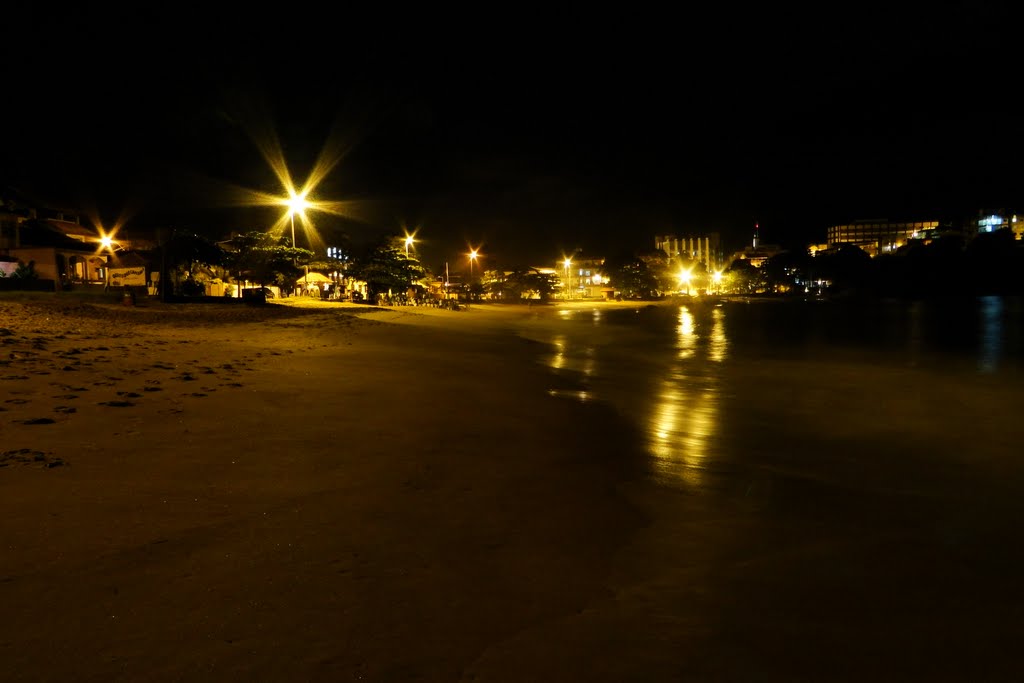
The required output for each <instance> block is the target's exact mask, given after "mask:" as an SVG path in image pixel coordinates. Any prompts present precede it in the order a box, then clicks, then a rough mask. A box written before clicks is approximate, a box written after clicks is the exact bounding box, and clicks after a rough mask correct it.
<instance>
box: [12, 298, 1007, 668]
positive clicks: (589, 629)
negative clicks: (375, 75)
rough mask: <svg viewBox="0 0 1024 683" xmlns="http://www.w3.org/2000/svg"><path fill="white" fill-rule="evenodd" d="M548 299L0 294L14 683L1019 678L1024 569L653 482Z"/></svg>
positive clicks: (881, 529)
mask: <svg viewBox="0 0 1024 683" xmlns="http://www.w3.org/2000/svg"><path fill="white" fill-rule="evenodd" d="M524 314H527V313H524V311H523V310H521V309H493V308H491V309H486V308H483V307H481V308H476V309H473V310H471V311H468V312H451V311H440V310H423V309H393V310H381V309H375V308H372V307H355V308H342V307H339V306H336V305H329V306H325V305H321V306H315V307H312V308H302V307H295V306H282V305H268V306H265V307H247V306H237V305H234V306H231V305H221V304H217V305H209V306H199V305H191V306H181V305H167V304H160V303H157V302H150V301H142V302H140V305H139V306H136V307H124V306H120V305H118V304H116V303H108V304H103V305H93V304H85V303H76V302H74V301H73V300H70V299H66V298H61V297H51V298H48V299H44V300H42V301H34V302H30V303H22V302H15V301H12V300H10V299H6V298H5V299H0V409H2V410H0V428H2V431H0V617H2V618H0V681H4V682H13V681H355V680H361V681H410V680H424V681H461V680H465V681H471V680H475V681H681V680H685V681H714V680H728V681H763V680H771V681H775V680H778V681H794V680H807V681H840V680H842V681H867V680H873V681H877V680H893V681H908V680H914V681H918V680H919V681H935V680H999V681H1003V680H1007V681H1008V680H1015V678H1016V677H1015V674H1016V673H1019V672H1020V671H1024V668H1020V667H1018V665H1017V662H1018V659H1017V656H1016V655H1015V654H1014V644H1015V643H1017V641H1018V639H1019V635H1020V634H1021V633H1024V629H1022V630H1017V631H1015V630H1014V628H1015V627H1014V625H1016V626H1018V627H1019V626H1020V624H1022V623H1024V620H1022V621H1016V616H1021V617H1022V619H1024V615H1021V614H1020V605H1021V604H1024V603H1022V602H1021V601H1020V600H1019V593H1017V592H1016V591H1018V590H1019V589H1018V588H1017V587H1016V585H1015V583H1013V582H1012V581H1011V579H1012V577H1013V576H1014V574H1015V572H1014V570H1012V569H1010V568H1006V569H1005V570H1004V569H1002V568H1000V569H999V570H998V571H997V572H996V573H997V576H998V581H995V582H993V583H992V584H991V587H990V588H987V587H985V586H982V587H981V588H978V586H977V585H976V584H977V583H978V581H979V575H978V574H977V573H974V572H972V571H969V570H968V569H966V568H967V567H969V566H970V564H969V563H968V562H967V561H964V562H963V563H962V564H954V565H952V566H951V565H950V564H949V563H948V562H946V563H945V564H943V562H944V560H945V559H946V558H945V557H944V556H942V552H941V548H942V547H944V546H943V545H941V544H945V545H950V544H954V543H957V539H956V538H955V537H951V538H952V540H951V541H949V542H948V543H947V539H946V537H945V535H943V536H942V537H941V538H940V539H939V540H938V541H936V542H934V543H931V542H927V543H922V544H921V549H920V550H917V551H911V552H910V553H909V554H907V553H906V548H907V547H908V544H913V543H914V542H915V541H914V533H916V532H915V531H914V530H911V532H906V531H905V530H903V529H900V530H898V532H896V533H888V532H887V530H886V521H885V520H884V519H880V520H872V522H871V524H872V525H874V526H872V527H871V534H870V535H860V534H849V535H845V536H844V529H842V528H840V529H837V530H834V529H829V530H822V529H819V528H817V527H816V520H815V513H814V510H813V506H811V507H809V508H808V510H806V511H799V513H798V514H797V513H794V514H793V515H792V520H790V521H787V520H782V521H778V520H776V521H773V522H771V523H767V522H764V521H763V520H760V518H759V511H758V510H757V509H754V508H749V507H748V508H744V507H743V505H744V503H743V502H742V499H741V502H740V503H737V504H735V505H732V506H723V505H712V504H711V503H710V502H709V500H708V499H706V498H701V497H697V496H689V495H685V494H681V493H680V492H678V491H676V492H671V491H665V490H662V489H659V488H658V487H655V486H652V485H651V484H649V483H647V482H646V481H645V480H644V479H643V477H642V476H640V475H639V474H638V472H639V467H638V465H639V463H640V462H641V460H642V458H641V457H640V455H639V454H636V453H634V451H633V449H634V448H635V446H634V445H633V444H634V443H638V442H639V440H638V439H635V438H634V435H632V434H631V433H630V431H629V429H628V428H626V426H625V425H624V424H623V423H622V422H621V421H620V420H619V419H618V418H617V417H616V416H615V415H613V414H612V413H611V412H610V411H609V410H608V409H606V408H603V407H602V406H600V405H596V404H589V405H583V404H579V403H574V402H572V401H568V400H565V399H560V398H556V397H555V396H553V394H557V393H558V392H551V389H552V388H562V387H556V384H555V383H556V382H560V381H561V382H564V381H565V380H559V379H557V378H556V377H555V376H553V375H551V374H550V373H548V372H547V371H546V370H545V369H544V368H543V367H541V366H540V365H538V364H537V363H536V352H537V350H538V349H537V348H536V347H535V346H533V345H532V343H531V342H527V341H525V340H523V339H520V338H517V337H514V336H510V335H507V334H502V333H501V330H503V329H504V327H505V323H507V321H508V320H509V319H510V317H511V316H517V315H520V316H521V315H524ZM396 323H397V324H396ZM668 510H670V511H671V513H670V514H668V513H667V512H666V511H668ZM922 514H924V513H922ZM1003 521H1006V520H1003ZM863 524H864V523H863V522H862V521H859V520H858V521H856V522H851V523H850V528H851V529H860V528H861V527H860V526H856V525H863ZM1006 526H1007V528H1011V529H1013V528H1017V527H1016V522H1013V521H1012V520H1010V522H1007V524H1006ZM944 528H945V527H944ZM950 528H952V529H954V530H955V526H951V527H950ZM944 533H945V532H944ZM950 533H952V532H950ZM1004 540H1006V542H1008V543H1014V544H1016V543H1017V539H1015V538H1014V539H1004ZM925 541H927V539H925ZM957 547H958V548H959V547H962V545H958V546H957ZM1014 547H1015V546H1014ZM936 548H939V550H940V553H939V555H935V556H934V557H933V556H932V554H933V552H934V551H935V549H936ZM971 548H972V550H971V552H972V553H974V546H971ZM977 550H978V552H984V550H985V546H983V545H981V544H980V543H979V544H978V548H977ZM957 552H958V553H959V550H958V551H957ZM951 556H954V557H960V555H959V554H957V555H951ZM972 556H973V555H972ZM1001 556H1006V557H1010V558H1015V557H1016V558H1019V557H1020V553H1019V552H1016V551H1013V552H1007V551H1006V549H1005V547H1004V548H1003V550H1002V555H1001ZM830 557H832V558H839V559H835V560H825V559H823V558H830ZM891 558H894V559H891ZM901 558H902V559H901ZM932 560H934V562H933V561H932ZM820 567H827V568H828V571H826V572H824V573H822V572H820V571H818V568H820ZM1000 567H1002V565H1000ZM879 576H885V577H886V579H885V581H879V580H878V577H879ZM890 577H897V578H896V579H895V580H892V581H890V580H889V579H890ZM968 582H970V583H971V584H972V589H971V590H967V591H963V589H964V588H965V585H966V583H968ZM918 584H919V585H925V586H927V590H921V591H915V590H914V586H915V585H918ZM805 586H814V588H813V590H804V587H805ZM872 586H874V587H875V589H877V588H878V587H881V588H882V589H883V590H882V591H881V592H879V591H878V590H874V592H872V590H873V589H872ZM862 588H863V589H864V590H861V589H862ZM940 591H945V595H946V596H947V598H948V599H946V600H945V601H944V602H943V610H944V611H945V612H944V613H936V612H935V611H934V610H932V609H930V608H931V607H933V606H934V603H932V602H930V600H929V599H928V596H934V595H936V594H938V592H940ZM958 591H963V592H962V594H963V595H982V596H983V597H984V600H983V601H973V602H972V601H970V600H968V599H963V600H960V599H957V598H956V597H955V596H956V595H959V594H961V593H958ZM1008 591H1013V592H1014V594H1007V595H1006V599H1005V600H1003V599H1002V597H1001V596H1003V595H1004V594H1005V593H1007V592H1008ZM993 593H995V595H993ZM949 596H953V597H952V598H949ZM893 605H895V607H892V608H891V609H890V607H889V606H893ZM896 614H898V615H899V618H898V619H896V618H893V617H894V615H896ZM993 653H995V655H996V656H995V657H994V656H993Z"/></svg>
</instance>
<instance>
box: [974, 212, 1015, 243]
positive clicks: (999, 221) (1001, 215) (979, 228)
mask: <svg viewBox="0 0 1024 683" xmlns="http://www.w3.org/2000/svg"><path fill="white" fill-rule="evenodd" d="M1005 229H1010V230H1012V231H1013V237H1014V239H1018V240H1019V239H1024V221H1022V220H1020V219H1019V217H1018V216H1017V214H1016V212H1014V211H1010V210H1008V209H996V210H988V211H986V210H982V211H979V212H978V216H977V217H976V218H974V219H973V220H972V221H971V224H970V233H971V235H972V236H974V235H980V234H982V233H986V232H996V231H997V230H1005Z"/></svg>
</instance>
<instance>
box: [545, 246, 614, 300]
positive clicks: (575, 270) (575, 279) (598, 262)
mask: <svg viewBox="0 0 1024 683" xmlns="http://www.w3.org/2000/svg"><path fill="white" fill-rule="evenodd" d="M603 267H604V258H603V257H593V256H586V255H583V254H580V253H576V254H575V255H574V256H571V257H566V258H563V259H562V260H561V261H559V262H558V263H557V264H556V265H555V271H554V272H555V273H556V274H557V275H558V278H559V279H560V280H561V282H562V295H563V296H564V297H566V298H569V299H592V298H606V297H607V291H608V290H611V287H609V286H608V278H607V277H606V276H605V275H604V273H603V272H602V268H603Z"/></svg>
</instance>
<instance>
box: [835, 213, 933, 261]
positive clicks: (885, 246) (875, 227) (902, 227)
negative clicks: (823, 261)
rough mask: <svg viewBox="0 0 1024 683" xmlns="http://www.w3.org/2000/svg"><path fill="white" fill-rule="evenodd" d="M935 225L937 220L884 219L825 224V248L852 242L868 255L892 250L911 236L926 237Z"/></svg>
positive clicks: (913, 237)
mask: <svg viewBox="0 0 1024 683" xmlns="http://www.w3.org/2000/svg"><path fill="white" fill-rule="evenodd" d="M938 229H939V222H938V221H913V222H909V221H908V222H903V223H891V222H889V221H886V220H866V221H854V222H853V223H848V224H845V225H832V226H829V228H828V248H829V249H835V248H837V247H838V246H839V245H841V244H853V245H856V246H858V247H860V248H861V249H863V250H864V251H866V252H867V253H868V254H870V255H871V256H878V255H879V254H887V253H889V252H892V251H895V250H896V249H898V248H900V247H902V246H903V245H904V244H906V243H907V241H908V240H912V239H926V238H928V237H929V236H930V235H931V233H932V232H933V231H935V230H938Z"/></svg>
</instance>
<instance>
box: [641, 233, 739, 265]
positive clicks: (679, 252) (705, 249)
mask: <svg viewBox="0 0 1024 683" xmlns="http://www.w3.org/2000/svg"><path fill="white" fill-rule="evenodd" d="M654 248H655V249H658V250H660V251H663V252H664V253H665V254H666V255H667V256H668V259H669V264H670V265H671V264H672V263H673V262H674V261H676V260H683V259H686V260H689V261H693V262H695V263H701V264H703V265H704V267H705V268H707V269H708V272H709V273H714V272H716V271H719V270H722V268H723V267H724V260H725V259H724V258H723V254H722V242H721V237H720V236H719V234H718V233H717V232H711V233H707V234H704V235H684V236H680V235H663V236H658V237H655V238H654Z"/></svg>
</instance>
